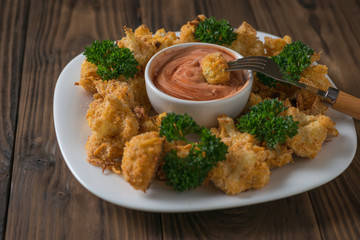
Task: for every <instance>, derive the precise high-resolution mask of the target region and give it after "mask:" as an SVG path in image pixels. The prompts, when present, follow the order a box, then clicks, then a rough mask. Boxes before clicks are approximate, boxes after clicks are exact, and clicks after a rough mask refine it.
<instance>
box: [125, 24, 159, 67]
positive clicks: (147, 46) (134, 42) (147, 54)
mask: <svg viewBox="0 0 360 240" xmlns="http://www.w3.org/2000/svg"><path fill="white" fill-rule="evenodd" d="M124 31H125V34H126V37H124V38H122V39H121V40H120V41H119V42H118V45H119V47H127V48H129V49H130V50H131V51H132V52H133V54H134V57H135V59H136V60H137V61H138V62H139V65H140V66H141V68H142V69H145V66H146V63H147V62H148V61H149V60H150V58H151V57H152V56H153V55H154V54H155V50H156V48H155V46H154V45H153V44H151V42H150V41H144V39H141V38H139V37H137V36H136V35H135V33H134V32H133V30H132V29H130V28H127V27H124ZM149 38H151V36H149Z"/></svg>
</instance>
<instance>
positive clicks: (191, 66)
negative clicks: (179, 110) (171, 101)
mask: <svg viewBox="0 0 360 240" xmlns="http://www.w3.org/2000/svg"><path fill="white" fill-rule="evenodd" d="M214 52H220V53H221V54H222V55H223V56H224V57H225V58H226V60H227V61H231V60H234V59H235V57H234V56H233V55H230V54H229V53H228V52H226V51H224V50H222V49H220V48H216V47H212V46H193V47H189V48H184V49H180V50H174V51H172V52H169V53H167V54H166V55H163V56H160V57H159V58H158V61H157V63H156V64H155V67H154V70H153V78H152V79H153V83H154V85H155V86H156V87H157V88H158V89H160V90H161V91H162V92H164V93H166V94H168V95H170V96H173V97H176V98H180V99H185V100H193V101H207V100H215V99H221V98H227V97H230V96H233V95H234V94H236V93H237V92H238V91H240V89H241V88H242V87H243V86H244V84H245V82H246V79H247V72H245V71H234V72H231V73H230V80H229V81H228V82H227V83H226V85H213V84H209V83H207V82H206V80H205V79H204V77H203V75H202V70H201V66H200V63H201V61H202V59H203V58H204V57H205V56H206V55H207V54H210V53H214Z"/></svg>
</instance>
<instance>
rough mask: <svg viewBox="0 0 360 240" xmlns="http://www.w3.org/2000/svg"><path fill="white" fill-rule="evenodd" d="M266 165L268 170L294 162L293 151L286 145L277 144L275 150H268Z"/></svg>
mask: <svg viewBox="0 0 360 240" xmlns="http://www.w3.org/2000/svg"><path fill="white" fill-rule="evenodd" d="M268 152H269V154H268V156H267V157H266V160H265V161H266V163H267V165H268V166H269V168H270V169H273V168H275V167H282V166H284V165H286V164H288V163H290V162H294V159H293V150H292V149H290V148H289V147H288V146H287V145H286V144H277V145H276V147H275V149H268Z"/></svg>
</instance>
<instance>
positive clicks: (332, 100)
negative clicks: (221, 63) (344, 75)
mask: <svg viewBox="0 0 360 240" xmlns="http://www.w3.org/2000/svg"><path fill="white" fill-rule="evenodd" d="M228 65H229V68H228V69H226V71H236V70H252V71H255V72H261V73H263V74H265V75H267V76H269V77H272V78H274V79H276V80H278V81H280V82H284V83H289V84H291V85H294V86H297V87H299V88H302V89H305V90H307V91H309V92H311V93H313V94H316V95H317V96H319V97H320V98H321V99H322V100H323V102H324V103H325V104H326V105H327V106H329V107H332V108H333V109H335V110H337V111H339V112H342V113H345V114H346V115H349V116H351V117H353V118H354V119H358V120H360V99H359V98H357V97H354V96H352V95H349V94H347V93H345V92H343V91H340V90H338V89H336V88H333V87H329V88H328V90H327V91H326V92H325V91H322V90H320V89H318V88H315V87H312V86H309V85H306V84H303V83H300V82H295V81H288V80H286V78H285V76H284V74H283V73H282V72H281V70H280V68H279V66H278V64H277V63H276V62H274V61H273V60H272V59H271V58H268V57H263V56H251V57H244V58H239V59H237V60H234V61H231V62H228Z"/></svg>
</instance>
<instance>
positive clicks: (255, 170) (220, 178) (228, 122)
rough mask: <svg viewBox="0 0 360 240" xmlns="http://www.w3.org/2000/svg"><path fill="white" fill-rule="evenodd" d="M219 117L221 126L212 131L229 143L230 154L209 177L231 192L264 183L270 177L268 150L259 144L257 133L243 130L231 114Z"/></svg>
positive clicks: (237, 191) (215, 183)
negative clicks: (237, 126)
mask: <svg viewBox="0 0 360 240" xmlns="http://www.w3.org/2000/svg"><path fill="white" fill-rule="evenodd" d="M218 120H219V128H218V129H212V132H214V133H215V134H216V135H217V136H218V137H221V139H222V141H223V142H224V143H225V144H226V145H227V146H228V154H227V155H226V160H225V161H222V162H219V163H218V164H217V166H216V167H214V168H213V169H212V170H211V171H210V173H209V179H210V181H212V182H213V183H214V185H215V186H216V187H217V188H219V189H221V190H222V191H224V192H225V193H226V194H230V195H234V194H238V193H240V192H243V191H246V190H249V189H258V188H262V187H264V186H265V185H266V184H267V183H268V182H269V180H270V169H269V166H268V165H267V164H266V162H265V160H266V157H267V155H268V152H267V150H265V148H264V147H260V146H258V145H256V140H255V138H254V136H252V135H250V134H248V133H240V132H239V131H238V130H237V129H236V127H235V125H234V121H233V119H232V118H229V117H227V116H219V117H218Z"/></svg>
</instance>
